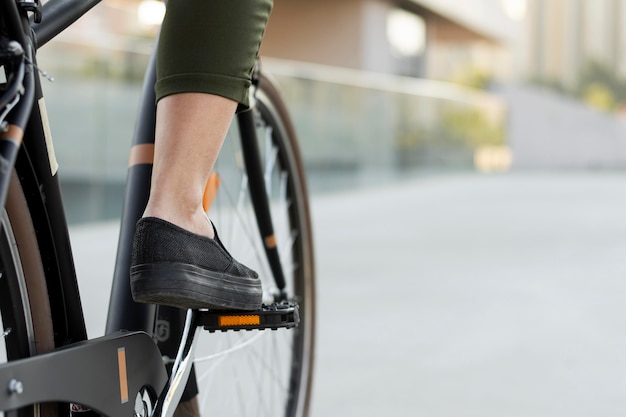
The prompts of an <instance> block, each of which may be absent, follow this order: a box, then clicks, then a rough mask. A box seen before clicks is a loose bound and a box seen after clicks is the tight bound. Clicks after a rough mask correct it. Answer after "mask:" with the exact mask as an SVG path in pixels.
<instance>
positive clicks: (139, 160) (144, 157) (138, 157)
mask: <svg viewBox="0 0 626 417" xmlns="http://www.w3.org/2000/svg"><path fill="white" fill-rule="evenodd" d="M153 163H154V144H153V143H144V144H141V145H135V146H133V147H132V148H131V149H130V158H129V160H128V166H129V167H132V166H134V165H142V164H148V165H152V164H153Z"/></svg>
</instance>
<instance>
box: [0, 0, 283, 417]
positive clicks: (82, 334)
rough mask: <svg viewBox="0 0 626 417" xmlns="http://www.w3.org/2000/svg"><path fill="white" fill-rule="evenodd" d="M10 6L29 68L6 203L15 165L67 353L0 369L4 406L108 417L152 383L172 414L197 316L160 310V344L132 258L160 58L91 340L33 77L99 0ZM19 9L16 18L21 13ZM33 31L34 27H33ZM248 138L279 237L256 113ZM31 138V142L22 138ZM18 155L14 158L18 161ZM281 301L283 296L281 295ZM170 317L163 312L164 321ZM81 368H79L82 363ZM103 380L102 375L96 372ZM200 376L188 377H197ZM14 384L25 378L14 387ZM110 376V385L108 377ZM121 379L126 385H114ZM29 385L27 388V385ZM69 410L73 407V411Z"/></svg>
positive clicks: (245, 120) (8, 161) (4, 152)
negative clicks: (54, 406) (133, 281)
mask: <svg viewBox="0 0 626 417" xmlns="http://www.w3.org/2000/svg"><path fill="white" fill-rule="evenodd" d="M0 2H1V3H0V4H2V10H8V11H9V12H10V13H12V16H11V18H10V19H8V20H9V21H11V22H18V21H21V23H22V24H21V26H20V27H14V28H10V29H11V33H10V35H11V36H12V37H15V39H16V40H17V41H18V42H19V43H20V44H21V45H30V48H31V49H32V50H30V51H25V58H24V59H25V61H26V63H27V64H28V65H27V68H26V71H25V74H24V81H23V84H24V87H25V88H24V90H25V91H26V94H25V95H24V96H23V97H22V99H21V100H20V102H19V103H18V105H17V106H16V108H15V109H14V110H13V113H12V115H14V116H13V119H11V120H10V125H11V127H10V128H9V130H8V132H7V133H5V134H2V137H1V138H0V203H2V205H4V200H5V198H6V194H7V190H8V184H9V180H10V176H11V175H10V173H11V171H12V170H11V169H8V170H6V169H4V168H5V167H7V166H8V167H9V168H10V167H11V166H12V165H14V166H15V170H16V171H17V173H18V177H19V180H20V182H21V184H22V187H23V189H24V190H25V193H26V194H27V195H26V198H27V202H28V206H29V208H31V211H32V212H33V216H32V217H33V221H34V222H35V223H36V224H35V228H36V230H38V231H41V233H38V235H37V239H38V243H39V247H40V250H41V255H42V258H43V259H44V264H45V265H47V266H49V267H50V270H49V271H46V282H47V285H48V291H49V293H50V301H51V304H52V305H51V310H52V312H53V316H54V323H55V324H56V323H61V324H60V325H59V326H58V328H57V327H55V329H54V330H55V346H57V347H59V348H62V347H65V348H63V349H61V350H58V351H55V352H52V353H48V354H44V355H39V356H35V357H33V358H28V359H24V360H18V361H12V362H10V363H8V364H5V365H2V366H0V386H1V385H2V384H3V383H4V384H7V385H5V386H7V387H9V389H5V390H4V391H2V390H0V410H10V409H15V408H18V407H23V406H26V405H30V404H33V403H39V402H50V401H54V402H80V403H81V404H83V405H86V406H88V407H91V408H93V409H94V410H97V411H98V412H101V413H103V414H106V415H122V413H124V414H126V415H130V413H133V411H134V398H129V397H128V393H129V392H139V391H140V389H142V388H145V387H150V388H151V389H152V390H153V392H152V394H153V395H155V396H156V395H159V394H161V396H160V398H159V401H158V402H157V405H156V409H155V410H154V413H153V415H157V416H158V415H160V416H168V417H169V416H171V415H172V414H173V412H174V408H175V406H176V404H177V403H178V400H179V399H180V397H181V395H182V394H183V387H184V385H185V383H186V382H187V380H188V379H189V375H190V372H192V364H191V361H190V360H189V358H190V357H191V355H192V353H193V348H194V346H193V340H194V339H195V338H194V332H195V331H196V329H197V328H198V320H199V319H198V315H197V313H196V312H193V311H188V312H185V311H183V310H178V309H171V308H168V309H165V308H164V309H162V311H159V316H160V318H163V319H164V320H167V321H169V322H170V334H171V335H172V336H173V337H174V339H175V342H174V343H172V342H171V341H170V342H169V343H159V344H158V345H156V344H155V342H154V341H153V340H152V338H151V337H150V335H151V334H152V333H153V332H154V330H155V306H153V305H145V304H137V303H135V302H134V301H133V300H132V297H131V294H130V286H129V270H130V254H131V245H132V237H133V234H134V230H135V223H136V222H137V220H138V219H139V218H140V217H141V215H142V213H143V210H144V208H145V204H146V202H147V199H148V195H149V191H150V178H151V173H152V153H153V150H154V126H155V114H156V106H155V97H154V90H153V86H154V82H155V59H154V56H153V57H152V59H151V61H150V64H149V67H148V69H147V72H146V77H145V81H144V86H143V95H142V102H141V104H140V111H139V114H138V119H137V124H136V130H135V134H134V139H133V145H132V149H131V155H130V163H129V168H128V177H127V188H126V198H125V206H124V210H123V214H122V221H121V229H120V237H119V244H118V252H117V259H116V264H115V270H114V277H113V286H112V292H111V301H110V304H109V312H108V317H107V324H106V334H107V336H104V337H102V338H98V339H94V340H87V333H86V329H85V323H84V317H83V312H82V306H81V303H80V295H79V289H78V284H77V279H76V272H75V269H74V263H73V259H72V255H71V249H70V240H69V234H68V229H67V223H66V219H65V213H64V210H63V204H62V200H61V193H60V189H59V183H58V178H57V175H56V161H55V160H54V152H53V149H52V146H51V142H50V139H49V135H48V133H47V132H48V126H47V124H48V121H47V117H46V113H45V104H44V100H43V93H42V89H41V85H40V81H39V77H37V76H35V74H34V72H35V71H36V65H37V63H36V58H35V55H36V54H35V52H34V51H35V50H36V49H37V48H39V47H41V46H42V45H44V44H45V43H47V42H48V41H49V40H51V39H52V38H54V36H56V35H57V34H59V33H60V32H61V31H63V30H64V29H65V28H67V27H68V26H70V25H71V24H72V23H73V22H74V21H75V20H77V19H78V18H79V17H80V16H82V15H83V14H84V13H86V12H87V11H88V10H90V9H91V8H93V7H94V6H95V5H97V4H98V3H99V2H100V0H51V1H49V2H48V3H46V4H45V5H44V6H43V8H42V13H43V16H44V17H45V18H44V19H43V20H42V21H41V23H38V22H35V21H34V20H36V16H37V14H38V12H39V10H38V7H39V6H38V0H25V1H22V2H21V3H22V4H21V6H22V7H24V8H26V9H27V10H31V11H35V14H34V16H31V19H30V21H28V20H27V19H25V18H24V17H22V18H20V17H19V13H18V6H17V5H16V0H0ZM13 15H14V16H13ZM30 28H32V33H30V31H29V29H30ZM238 121H239V126H240V130H241V131H242V132H243V136H244V137H246V138H249V139H252V140H249V141H246V143H245V145H246V146H245V147H244V148H245V149H244V159H245V162H246V166H247V167H248V172H249V173H251V174H253V175H250V189H251V190H255V191H256V192H255V193H254V194H253V195H252V200H253V204H254V206H255V212H256V213H257V221H258V224H259V229H260V231H261V233H262V237H263V238H264V240H265V241H266V242H271V241H273V239H272V236H273V227H272V222H271V218H270V215H269V210H268V205H269V203H268V201H267V198H266V196H265V185H264V182H263V175H262V170H261V166H260V163H259V160H260V156H259V151H258V149H256V140H254V138H255V135H256V131H255V126H254V119H253V116H252V112H251V111H243V112H241V113H240V114H239V115H238ZM22 139H23V140H22ZM13 161H14V162H13ZM265 250H266V254H267V256H268V260H269V263H270V266H271V269H272V272H273V273H274V277H275V280H276V283H277V287H278V288H279V290H281V291H282V290H284V287H285V283H284V278H283V277H282V269H281V266H280V261H279V258H278V253H277V249H276V248H275V247H272V245H271V244H267V245H266V248H265ZM278 298H279V299H281V298H284V294H282V292H281V294H279V296H278ZM161 316H163V317H161ZM163 356H168V357H171V358H174V357H175V358H176V361H175V363H174V366H173V371H172V377H171V378H170V379H169V383H167V379H168V377H167V372H166V370H165V365H164V364H163V359H162V357H163ZM77 365H79V366H77ZM95 376H97V378H96V377H95ZM191 380H193V379H190V381H191ZM16 381H19V384H17V385H16ZM103 381H105V382H103ZM116 381H119V384H117V383H115V382H116ZM22 386H23V387H26V388H25V389H22V388H21V387H22ZM68 412H69V411H68Z"/></svg>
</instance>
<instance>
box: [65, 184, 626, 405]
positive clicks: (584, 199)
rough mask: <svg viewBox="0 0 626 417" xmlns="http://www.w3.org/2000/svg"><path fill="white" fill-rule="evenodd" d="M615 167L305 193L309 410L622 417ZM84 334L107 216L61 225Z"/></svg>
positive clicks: (101, 303)
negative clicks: (311, 318) (311, 343)
mask: <svg viewBox="0 0 626 417" xmlns="http://www.w3.org/2000/svg"><path fill="white" fill-rule="evenodd" d="M624 213H626V174H614V173H585V174H582V173H570V174H563V173H561V174H514V175H504V176H478V175H468V176H448V177H433V178H421V179H416V180H411V181H407V182H402V183H395V184H393V185H391V186H386V187H379V188H375V189H360V190H355V191H350V192H343V193H336V194H332V195H317V196H315V198H314V199H313V215H314V221H315V230H316V245H317V260H318V263H317V266H318V302H319V304H318V311H319V316H318V343H317V357H316V361H317V367H316V379H315V387H314V388H315V390H314V398H313V414H312V415H313V416H314V417H322V416H359V417H367V416H377V417H380V416H390V415H411V416H428V417H432V416H441V417H448V416H463V417H465V416H480V417H490V416H494V417H495V416H498V417H501V416H507V417H515V416H529V417H530V416H532V417H539V416H546V417H547V416H550V417H554V416H568V417H577V416H580V417H582V416H590V415H598V416H603V417H610V416H618V415H619V416H622V415H623V413H624V410H625V409H626V377H625V376H624V375H626V332H624V328H625V327H626V314H625V313H626V306H625V303H624V301H625V300H626V284H625V282H626V280H625V279H624V277H625V276H626V256H624V254H625V253H626V221H625V217H626V216H625V214H624ZM72 239H73V241H74V242H73V243H74V245H75V248H76V249H75V252H76V263H77V269H78V272H79V277H80V281H81V286H82V287H83V288H82V289H83V298H84V303H85V304H86V305H88V306H89V307H90V310H89V311H88V315H87V322H88V328H89V331H90V335H91V336H98V335H100V334H102V329H103V323H104V311H106V309H105V308H106V307H105V306H106V302H107V299H108V285H109V280H110V276H111V271H112V259H113V256H114V247H115V244H116V241H117V225H116V224H115V223H107V224H100V225H89V226H77V227H74V228H72Z"/></svg>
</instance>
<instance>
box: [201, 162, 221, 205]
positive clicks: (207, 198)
mask: <svg viewBox="0 0 626 417" xmlns="http://www.w3.org/2000/svg"><path fill="white" fill-rule="evenodd" d="M220 182H221V180H220V177H219V175H217V172H212V173H211V176H210V177H209V180H208V181H207V183H206V187H204V195H203V196H202V208H203V209H204V212H205V213H206V212H208V211H209V209H210V208H211V205H212V204H213V201H214V200H215V197H216V196H217V190H218V188H219V187H220Z"/></svg>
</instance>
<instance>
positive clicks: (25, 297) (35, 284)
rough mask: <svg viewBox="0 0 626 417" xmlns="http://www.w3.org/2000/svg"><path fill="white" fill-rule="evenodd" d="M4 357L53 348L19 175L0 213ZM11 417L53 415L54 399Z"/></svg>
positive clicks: (0, 355) (1, 355) (0, 345)
mask: <svg viewBox="0 0 626 417" xmlns="http://www.w3.org/2000/svg"><path fill="white" fill-rule="evenodd" d="M0 222H1V225H2V228H1V230H0V274H1V275H0V320H1V327H0V332H1V334H2V343H0V361H1V362H2V363H3V362H6V361H11V360H15V359H21V358H26V357H29V356H33V355H35V354H37V353H44V352H47V351H50V350H52V349H54V334H53V329H52V321H51V314H50V304H49V300H48V291H47V287H46V282H45V278H44V272H43V271H44V269H43V266H42V262H41V257H40V255H39V249H38V245H37V241H36V238H35V232H34V228H33V224H32V220H31V217H30V213H29V211H28V207H27V205H26V200H25V198H24V194H23V191H22V188H21V186H20V184H19V182H18V181H17V179H16V176H15V175H14V176H13V178H12V180H11V188H10V189H9V194H8V197H7V204H6V208H5V210H3V211H2V215H1V218H0ZM4 415H7V416H46V417H48V416H54V415H57V409H56V406H55V405H54V404H38V405H35V406H32V407H25V408H23V409H20V410H18V411H13V412H6V413H4Z"/></svg>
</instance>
